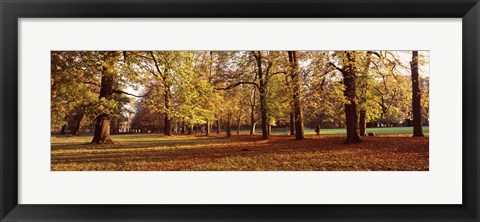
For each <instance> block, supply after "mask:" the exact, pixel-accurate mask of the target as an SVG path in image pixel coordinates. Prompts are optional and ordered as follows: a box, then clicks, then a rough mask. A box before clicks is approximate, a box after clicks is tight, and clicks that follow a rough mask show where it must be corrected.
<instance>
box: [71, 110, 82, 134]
mask: <svg viewBox="0 0 480 222" xmlns="http://www.w3.org/2000/svg"><path fill="white" fill-rule="evenodd" d="M83 116H84V114H83V113H82V114H78V116H77V118H76V123H75V128H74V129H73V132H72V136H79V135H80V128H81V127H82V120H83Z"/></svg>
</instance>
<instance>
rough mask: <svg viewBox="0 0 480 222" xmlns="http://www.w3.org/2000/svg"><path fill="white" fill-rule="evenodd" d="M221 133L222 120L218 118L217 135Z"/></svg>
mask: <svg viewBox="0 0 480 222" xmlns="http://www.w3.org/2000/svg"><path fill="white" fill-rule="evenodd" d="M219 133H220V118H217V134H219Z"/></svg>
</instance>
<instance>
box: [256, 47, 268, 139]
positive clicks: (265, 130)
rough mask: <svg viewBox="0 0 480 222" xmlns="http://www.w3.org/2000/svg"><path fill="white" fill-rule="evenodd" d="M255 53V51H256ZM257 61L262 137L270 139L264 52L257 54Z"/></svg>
mask: <svg viewBox="0 0 480 222" xmlns="http://www.w3.org/2000/svg"><path fill="white" fill-rule="evenodd" d="M254 53H255V52H254ZM255 59H256V61H257V72H258V79H259V89H258V92H259V93H260V113H261V119H262V138H263V139H268V138H270V135H269V133H268V116H267V95H266V93H267V92H266V84H265V79H264V77H263V71H262V53H261V52H260V51H258V55H257V56H255Z"/></svg>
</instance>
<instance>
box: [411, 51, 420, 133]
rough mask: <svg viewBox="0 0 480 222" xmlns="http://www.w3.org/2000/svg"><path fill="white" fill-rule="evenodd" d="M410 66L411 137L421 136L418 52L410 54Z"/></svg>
mask: <svg viewBox="0 0 480 222" xmlns="http://www.w3.org/2000/svg"><path fill="white" fill-rule="evenodd" d="M410 66H411V69H412V113H413V136H423V129H422V106H421V91H420V86H419V82H418V51H413V52H412V62H411V63H410Z"/></svg>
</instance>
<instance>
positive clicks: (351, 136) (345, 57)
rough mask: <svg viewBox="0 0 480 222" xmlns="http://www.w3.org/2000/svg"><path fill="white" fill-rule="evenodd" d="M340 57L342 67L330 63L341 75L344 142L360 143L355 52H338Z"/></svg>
mask: <svg viewBox="0 0 480 222" xmlns="http://www.w3.org/2000/svg"><path fill="white" fill-rule="evenodd" d="M340 55H341V57H342V63H343V68H339V67H338V66H336V65H335V64H334V63H330V64H331V65H332V66H334V67H335V68H336V69H337V70H338V71H340V72H341V73H342V75H343V85H344V87H345V90H344V91H343V95H344V96H345V100H346V101H345V104H344V106H345V124H346V126H347V140H346V141H345V142H346V143H360V142H361V141H362V139H361V138H360V135H359V134H358V131H357V129H358V114H357V103H356V100H357V98H356V97H357V95H356V85H355V82H356V71H357V68H356V65H357V61H356V57H357V55H356V52H353V51H346V52H342V53H340Z"/></svg>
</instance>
